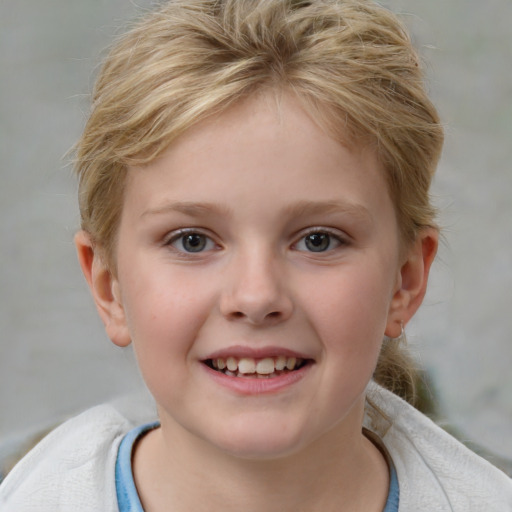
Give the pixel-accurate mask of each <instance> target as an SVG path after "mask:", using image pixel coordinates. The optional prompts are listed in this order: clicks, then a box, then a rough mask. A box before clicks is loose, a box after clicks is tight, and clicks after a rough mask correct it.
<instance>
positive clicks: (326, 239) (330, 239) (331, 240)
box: [295, 231, 342, 252]
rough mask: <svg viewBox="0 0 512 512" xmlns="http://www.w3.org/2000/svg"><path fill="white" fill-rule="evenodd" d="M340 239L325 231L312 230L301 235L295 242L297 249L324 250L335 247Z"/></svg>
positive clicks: (339, 243)
mask: <svg viewBox="0 0 512 512" xmlns="http://www.w3.org/2000/svg"><path fill="white" fill-rule="evenodd" d="M341 244H342V241H341V240H340V239H339V238H338V237H336V236H335V235H332V234H331V233H329V232H327V231H313V232H311V233H308V234H307V235H306V236H304V237H302V238H301V239H300V240H299V242H298V243H297V244H296V246H295V248H296V249H297V250H298V251H308V252H326V251H329V250H332V249H336V248H337V247H339V246H340V245H341Z"/></svg>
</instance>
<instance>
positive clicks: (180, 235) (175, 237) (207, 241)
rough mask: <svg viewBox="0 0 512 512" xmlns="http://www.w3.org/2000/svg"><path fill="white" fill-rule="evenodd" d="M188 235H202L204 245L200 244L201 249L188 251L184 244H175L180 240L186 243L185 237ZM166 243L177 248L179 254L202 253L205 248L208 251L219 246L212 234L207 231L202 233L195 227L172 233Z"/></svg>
mask: <svg viewBox="0 0 512 512" xmlns="http://www.w3.org/2000/svg"><path fill="white" fill-rule="evenodd" d="M187 236H189V237H193V236H197V237H200V238H201V239H202V241H204V245H203V246H202V247H201V246H200V248H199V250H197V251H193V250H191V251H188V250H186V249H185V248H184V247H183V246H182V248H178V247H176V245H175V244H176V243H178V242H180V241H181V243H182V244H183V243H185V238H186V237H187ZM196 242H197V240H196ZM164 245H165V246H167V247H172V248H173V249H174V250H176V252H177V253H178V254H182V255H193V254H201V253H203V252H205V248H206V250H207V251H208V250H212V249H214V248H216V247H218V246H217V244H216V243H215V241H214V240H213V239H212V237H210V236H208V235H206V234H205V233H202V232H201V231H199V230H198V229H194V228H189V229H180V230H178V231H175V232H173V233H171V234H170V236H169V237H168V238H166V240H165V241H164ZM208 245H209V247H208Z"/></svg>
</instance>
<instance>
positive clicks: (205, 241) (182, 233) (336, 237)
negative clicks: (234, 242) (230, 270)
mask: <svg viewBox="0 0 512 512" xmlns="http://www.w3.org/2000/svg"><path fill="white" fill-rule="evenodd" d="M313 235H323V236H327V238H323V239H322V238H320V239H317V241H316V242H315V241H314V240H311V243H312V244H313V245H316V247H318V248H319V249H320V250H311V247H312V246H311V245H309V247H308V241H307V237H310V236H313ZM187 236H189V237H193V236H196V237H198V238H200V239H199V240H198V239H196V240H195V243H196V244H199V245H198V250H196V251H194V250H186V249H185V247H184V246H183V245H182V247H181V248H179V247H177V246H176V245H175V244H177V243H179V242H180V241H181V244H184V243H186V242H185V240H186V237H187ZM325 240H327V244H328V245H327V246H326V247H325V248H322V242H324V241H325ZM192 241H193V240H189V242H192ZM333 242H334V244H335V247H332V245H333ZM302 243H303V244H304V246H305V248H299V247H300V245H301V244H302ZM346 245H348V241H347V239H346V237H342V236H340V233H339V232H338V231H334V230H331V229H328V228H324V227H315V228H310V229H309V230H308V231H307V232H303V233H302V234H301V236H300V238H299V239H298V241H297V242H295V243H294V244H292V248H293V249H295V250H297V251H299V252H308V253H311V254H318V253H327V252H331V251H333V250H335V249H337V248H338V247H340V246H346ZM164 246H167V247H172V248H173V249H174V250H175V251H176V252H177V253H178V254H180V255H184V256H189V255H194V254H202V253H203V252H206V251H211V250H213V249H215V248H218V244H217V243H216V242H215V241H214V240H213V239H212V237H210V236H208V235H207V234H205V233H202V232H201V231H200V230H198V229H195V228H187V229H180V230H178V231H175V232H173V233H171V234H170V236H169V237H168V238H166V240H165V241H164Z"/></svg>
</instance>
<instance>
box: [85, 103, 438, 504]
mask: <svg viewBox="0 0 512 512" xmlns="http://www.w3.org/2000/svg"><path fill="white" fill-rule="evenodd" d="M386 190H387V189H386V183H385V179H384V174H383V170H382V168H381V166H380V164H379V162H378V160H377V158H376V155H375V153H374V152H373V151H372V150H371V149H369V148H365V147H352V146H351V147H347V146H344V145H341V144H339V143H338V142H336V141H335V140H333V139H332V138H330V137H329V136H327V135H326V133H325V132H324V131H323V130H322V129H321V128H320V127H319V126H318V125H317V124H315V123H314V122H313V121H312V120H311V119H310V117H308V115H307V114H306V113H305V112H304V111H303V110H302V109H301V108H300V106H299V104H298V102H297V101H296V100H294V99H293V98H291V97H289V96H286V95H285V96H283V97H282V99H281V102H280V107H279V109H276V103H275V99H274V97H273V96H271V95H256V96H253V97H251V98H249V99H248V100H246V101H244V102H241V103H239V104H237V105H235V106H233V107H230V108H229V109H228V110H227V111H226V112H224V113H222V114H220V115H217V116H214V117H212V118H210V119H208V120H207V121H203V122H201V123H199V124H198V125H196V126H195V127H193V128H192V129H190V130H189V131H188V132H186V133H185V134H184V135H182V136H181V137H180V138H179V139H178V140H177V141H176V142H174V143H173V144H172V145H171V147H170V148H169V149H168V150H167V151H166V153H165V154H164V155H162V156H161V157H160V158H159V159H158V160H157V161H155V162H153V163H151V164H150V165H148V166H146V167H144V168H143V169H138V168H133V169H129V172H128V181H127V187H126V191H125V197H124V204H123V212H122V217H121V223H120V226H119V233H118V241H117V249H116V255H115V261H116V272H115V274H114V273H111V272H110V271H109V269H108V268H107V266H106V265H105V264H104V263H103V261H104V260H103V258H102V257H101V251H99V250H98V249H97V248H95V247H94V246H93V245H92V244H91V242H90V238H89V236H88V235H87V234H86V233H83V232H81V233H79V234H78V235H77V237H76V244H77V248H78V253H79V258H80V261H81V265H82V268H83V270H84V274H85V276H86V278H87V280H88V282H89V284H90V287H91V290H92V293H93V296H94V298H95V301H96V304H97V307H98V311H99V313H100V315H101V317H102V319H103V321H104V323H105V326H106V330H107V333H108V335H109V337H110V338H111V339H112V341H113V342H114V343H116V344H118V345H120V346H127V345H128V344H129V343H130V342H132V341H133V343H134V347H135V352H136V355H137V359H138V363H139V365H140V369H141V372H142V374H143V376H144V378H145V381H146V383H147V385H148V387H149V389H150V391H151V392H152V394H153V396H154V397H155V400H156V402H157V406H158V412H159V418H160V422H161V428H159V429H157V430H154V431H152V432H151V433H150V434H148V435H147V436H146V437H144V438H143V440H142V441H141V442H140V443H139V444H138V445H137V449H136V452H135V456H134V462H133V467H134V475H135V480H136V484H137V487H138V491H139V494H140V496H141V500H142V502H143V505H144V508H145V510H146V511H147V512H152V511H155V512H158V511H160V510H162V511H163V510H168V509H169V507H170V506H171V505H172V507H173V510H177V511H187V510H195V511H199V512H202V511H211V510H224V511H225V510H227V511H231V510H233V511H235V510H237V511H238V510H245V511H249V512H252V511H254V512H255V511H260V510H266V511H276V512H277V511H279V512H283V511H292V510H293V511H316V510H322V511H328V512H329V511H334V510H336V511H340V510H350V511H365V512H372V511H375V512H380V511H381V510H382V508H383V506H384V503H385V501H386V497H387V487H388V469H387V465H386V463H385V461H384V459H383V457H382V455H381V454H380V452H379V451H378V450H377V449H376V448H375V446H374V445H373V444H372V443H371V442H370V441H368V440H367V439H366V438H365V437H364V435H363V434H362V432H361V426H362V418H363V409H364V402H365V388H366V386H367V384H368V382H369V380H370V378H371V376H372V373H373V370H374V368H375V365H376V361H377V358H378V355H379V350H380V345H381V342H382V338H383V336H384V335H385V334H386V335H388V336H391V337H396V336H398V335H399V334H400V329H401V327H400V326H401V323H402V322H403V323H404V324H405V323H407V321H408V320H409V318H410V317H411V316H412V315H413V314H414V312H415V311H416V309H417V307H418V306H419V304H420V303H421V300H422V298H423V295H424V293H425V288H426V282H427V276H428V270H429V267H430V264H431V262H432V259H433V257H434V255H435V251H436V247H437V233H436V232H435V230H430V229H429V230H425V231H424V232H422V233H421V234H420V236H419V237H418V239H417V240H416V242H415V243H414V244H413V245H412V246H411V247H408V248H407V250H406V251H404V250H402V249H403V247H402V246H401V243H400V240H399V231H398V225H397V221H396V216H395V212H394V208H393V204H392V202H391V199H390V197H389V195H388V193H387V191H386ZM404 254H405V256H404ZM229 358H232V359H231V361H228V359H229ZM294 359H295V360H296V362H295V364H296V366H295V367H294V368H293V369H291V370H289V369H284V370H282V369H281V366H279V364H280V361H286V364H289V365H290V366H291V367H293V363H294V361H293V360H294ZM297 360H298V361H297ZM233 361H234V363H233ZM262 361H263V362H262ZM237 363H238V368H237ZM258 363H261V365H260V367H259V370H258V371H256V372H255V371H254V366H255V365H258ZM226 364H230V365H231V366H233V364H234V371H233V372H231V373H227V374H226V372H225V369H224V370H222V366H225V365H226ZM269 365H270V369H269ZM272 365H273V366H272ZM276 365H277V370H276V369H275V367H276ZM258 372H259V373H260V374H263V377H258ZM319 475H321V478H319V477H318V476H319Z"/></svg>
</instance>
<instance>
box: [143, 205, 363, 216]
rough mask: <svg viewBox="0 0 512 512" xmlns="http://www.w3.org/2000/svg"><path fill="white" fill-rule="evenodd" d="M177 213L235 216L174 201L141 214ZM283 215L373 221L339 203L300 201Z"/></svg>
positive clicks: (220, 208) (220, 209)
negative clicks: (345, 217)
mask: <svg viewBox="0 0 512 512" xmlns="http://www.w3.org/2000/svg"><path fill="white" fill-rule="evenodd" d="M176 212H177V213H182V214H184V215H187V216H189V217H204V216H208V215H218V216H231V215H233V211H232V209H231V208H228V207H227V206H222V205H219V204H216V203H196V202H193V201H173V202H170V203H166V204H164V205H162V206H157V207H155V208H150V209H149V210H145V211H144V212H143V213H142V214H141V218H143V217H146V216H151V215H165V214H169V213H176ZM283 213H284V215H285V216H287V217H289V218H297V217H307V216H313V215H328V214H336V213H338V214H339V213H341V214H344V215H349V216H351V217H354V218H356V219H360V220H369V219H371V214H370V212H369V211H368V210H367V209H366V208H365V207H364V206H363V205H360V204H353V203H346V202H339V201H299V202H297V203H295V204H292V205H290V206H288V207H287V208H286V209H285V210H284V212H283Z"/></svg>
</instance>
